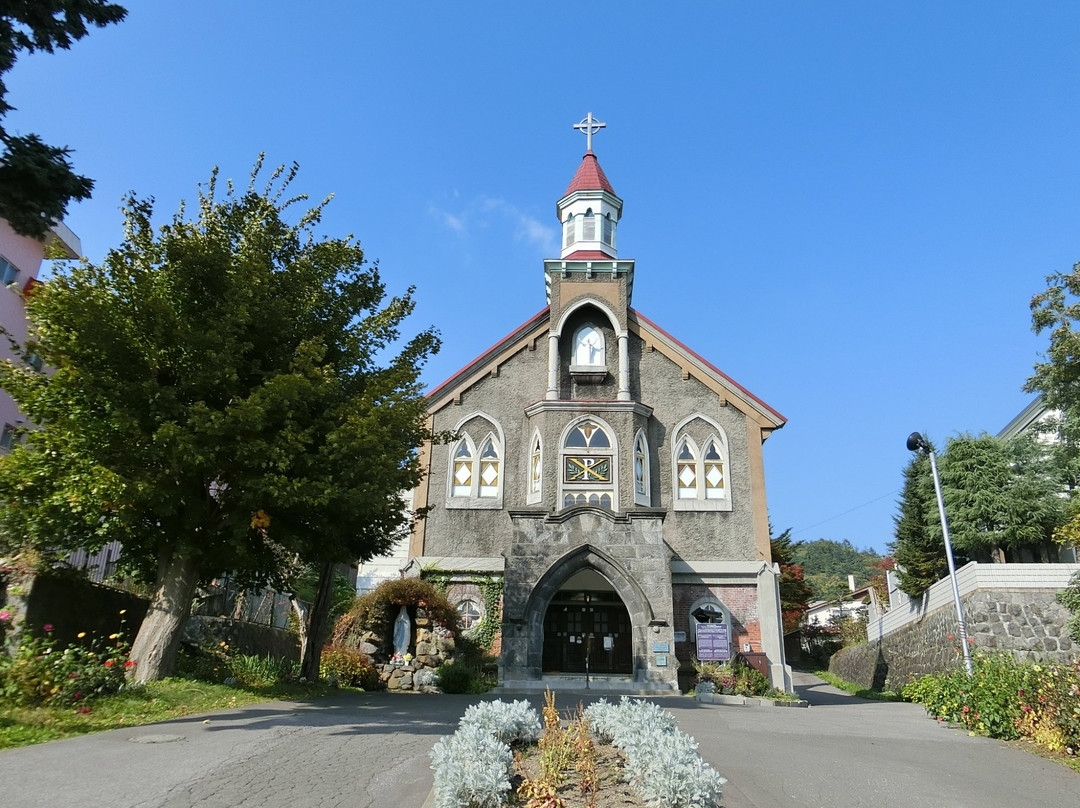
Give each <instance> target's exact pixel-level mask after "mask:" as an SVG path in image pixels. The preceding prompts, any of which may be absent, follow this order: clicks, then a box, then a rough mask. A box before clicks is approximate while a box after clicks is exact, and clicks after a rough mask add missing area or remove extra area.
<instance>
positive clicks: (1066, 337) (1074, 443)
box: [1024, 264, 1080, 545]
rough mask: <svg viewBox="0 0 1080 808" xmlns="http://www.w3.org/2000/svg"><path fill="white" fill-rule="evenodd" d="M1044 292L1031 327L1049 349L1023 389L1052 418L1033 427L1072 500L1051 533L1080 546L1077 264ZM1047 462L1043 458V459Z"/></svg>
mask: <svg viewBox="0 0 1080 808" xmlns="http://www.w3.org/2000/svg"><path fill="white" fill-rule="evenodd" d="M1046 283H1047V288H1046V291H1044V292H1040V293H1039V294H1037V295H1035V296H1034V297H1032V299H1031V325H1032V330H1033V331H1035V333H1036V334H1043V333H1044V332H1045V333H1047V334H1048V335H1049V337H1050V344H1049V346H1048V347H1047V350H1046V353H1045V354H1043V361H1041V362H1036V363H1035V367H1034V372H1033V373H1032V375H1031V376H1030V377H1029V378H1028V380H1027V382H1026V383H1025V384H1024V390H1025V391H1027V392H1029V393H1039V394H1040V395H1041V396H1042V400H1043V402H1044V403H1045V404H1046V406H1047V408H1048V409H1049V410H1050V412H1051V413H1053V415H1052V416H1051V417H1049V418H1047V419H1045V420H1043V421H1041V422H1040V423H1039V424H1038V425H1037V426H1038V428H1039V429H1040V430H1041V431H1042V432H1043V433H1044V434H1047V435H1049V436H1050V437H1051V440H1049V441H1047V442H1046V443H1047V445H1045V446H1044V447H1043V452H1044V454H1045V455H1048V456H1049V460H1050V461H1051V462H1052V464H1053V466H1054V467H1055V469H1056V471H1057V473H1058V475H1059V478H1060V481H1061V485H1062V487H1063V488H1064V489H1065V490H1067V491H1068V492H1069V494H1070V497H1071V500H1070V503H1069V508H1068V514H1067V520H1066V522H1065V523H1064V524H1063V525H1062V526H1060V527H1059V528H1058V529H1057V531H1055V536H1054V538H1055V539H1056V540H1057V541H1058V542H1059V543H1062V544H1073V545H1076V544H1077V543H1080V498H1077V497H1076V491H1077V490H1080V332H1078V331H1077V328H1076V327H1077V322H1078V321H1080V264H1074V265H1073V268H1072V271H1071V272H1068V273H1064V272H1058V273H1055V274H1053V275H1050V276H1048V277H1047V278H1046ZM1044 459H1045V458H1044Z"/></svg>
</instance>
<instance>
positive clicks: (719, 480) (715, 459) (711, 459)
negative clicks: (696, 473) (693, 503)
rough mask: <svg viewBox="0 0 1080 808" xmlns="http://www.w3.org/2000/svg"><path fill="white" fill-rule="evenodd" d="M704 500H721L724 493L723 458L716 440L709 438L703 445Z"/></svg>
mask: <svg viewBox="0 0 1080 808" xmlns="http://www.w3.org/2000/svg"><path fill="white" fill-rule="evenodd" d="M704 461H705V464H704V465H705V468H704V477H705V498H706V499H723V498H724V495H725V491H724V458H723V457H722V456H721V454H720V449H719V447H718V446H717V445H716V439H715V438H711V439H710V440H709V442H708V443H707V444H706V445H705V457H704Z"/></svg>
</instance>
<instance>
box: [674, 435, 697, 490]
mask: <svg viewBox="0 0 1080 808" xmlns="http://www.w3.org/2000/svg"><path fill="white" fill-rule="evenodd" d="M676 458H677V459H676V463H675V477H676V479H677V480H678V486H679V499H696V498H697V495H698V468H697V465H698V464H697V461H698V458H697V447H696V446H694V442H693V441H692V440H691V439H690V438H683V440H682V443H681V444H680V445H679V452H678V454H677V455H676Z"/></svg>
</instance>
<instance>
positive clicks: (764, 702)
mask: <svg viewBox="0 0 1080 808" xmlns="http://www.w3.org/2000/svg"><path fill="white" fill-rule="evenodd" d="M694 700H695V701H700V702H701V703H703V704H731V705H737V706H741V707H809V706H810V702H808V701H780V700H778V699H762V698H758V697H756V696H725V695H723V694H722V693H698V694H696V695H695V696H694Z"/></svg>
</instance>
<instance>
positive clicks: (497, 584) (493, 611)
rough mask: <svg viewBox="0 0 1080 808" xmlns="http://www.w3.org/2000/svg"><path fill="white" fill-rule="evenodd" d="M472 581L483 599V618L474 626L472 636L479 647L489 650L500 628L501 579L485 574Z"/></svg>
mask: <svg viewBox="0 0 1080 808" xmlns="http://www.w3.org/2000/svg"><path fill="white" fill-rule="evenodd" d="M473 583H475V584H476V585H477V586H479V587H480V596H481V597H482V598H483V599H484V619H483V620H481V621H480V625H478V626H477V627H476V633H475V634H474V635H473V636H474V638H475V639H476V642H477V644H478V645H480V647H481V648H483V649H484V650H485V651H490V650H491V646H492V644H493V643H494V642H495V637H496V635H498V633H499V630H500V629H501V628H502V609H501V608H500V605H501V601H502V594H503V579H502V578H493V577H492V576H490V575H485V576H484V577H483V578H473Z"/></svg>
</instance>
